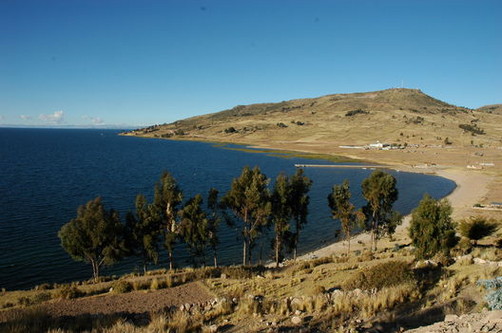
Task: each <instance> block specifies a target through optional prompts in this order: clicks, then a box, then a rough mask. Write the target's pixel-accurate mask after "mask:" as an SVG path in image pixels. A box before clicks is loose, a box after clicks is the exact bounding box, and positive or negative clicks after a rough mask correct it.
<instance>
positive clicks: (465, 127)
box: [458, 124, 485, 135]
mask: <svg viewBox="0 0 502 333" xmlns="http://www.w3.org/2000/svg"><path fill="white" fill-rule="evenodd" d="M458 127H460V128H461V129H463V130H464V131H466V132H471V133H472V134H473V135H474V134H479V135H482V134H485V131H484V130H483V129H481V128H479V127H478V125H476V124H474V125H471V124H460V125H458Z"/></svg>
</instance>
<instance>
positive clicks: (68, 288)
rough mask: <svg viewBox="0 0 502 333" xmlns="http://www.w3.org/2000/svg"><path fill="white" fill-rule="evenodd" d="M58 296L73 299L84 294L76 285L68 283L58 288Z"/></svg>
mask: <svg viewBox="0 0 502 333" xmlns="http://www.w3.org/2000/svg"><path fill="white" fill-rule="evenodd" d="M56 296H57V297H59V298H62V299H73V298H77V297H81V296H83V293H82V291H80V289H78V288H77V287H76V286H73V285H68V284H67V285H64V286H63V287H61V289H59V290H58V292H57V293H56Z"/></svg>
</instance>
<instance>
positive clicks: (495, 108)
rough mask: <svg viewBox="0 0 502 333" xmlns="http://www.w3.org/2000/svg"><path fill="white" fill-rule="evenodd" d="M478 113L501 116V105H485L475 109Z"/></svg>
mask: <svg viewBox="0 0 502 333" xmlns="http://www.w3.org/2000/svg"><path fill="white" fill-rule="evenodd" d="M477 110H478V111H482V112H487V113H493V114H498V115H502V104H492V105H485V106H482V107H480V108H478V109H477Z"/></svg>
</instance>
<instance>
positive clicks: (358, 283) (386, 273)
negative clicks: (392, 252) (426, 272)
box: [343, 260, 413, 290]
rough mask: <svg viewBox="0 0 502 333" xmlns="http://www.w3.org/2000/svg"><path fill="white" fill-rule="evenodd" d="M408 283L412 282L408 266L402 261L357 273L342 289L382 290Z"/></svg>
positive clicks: (394, 261)
mask: <svg viewBox="0 0 502 333" xmlns="http://www.w3.org/2000/svg"><path fill="white" fill-rule="evenodd" d="M410 281H413V271H412V269H411V267H410V264H409V263H407V262H406V261H403V260H391V261H387V262H383V263H378V264H376V265H374V266H372V267H370V268H367V269H363V270H361V271H359V272H357V273H356V274H355V275H354V276H353V277H352V278H351V279H349V280H348V281H346V282H345V284H344V286H343V287H344V289H348V290H351V289H356V288H359V289H363V290H369V289H374V288H376V289H382V288H384V287H390V286H396V285H400V284H403V283H407V282H410Z"/></svg>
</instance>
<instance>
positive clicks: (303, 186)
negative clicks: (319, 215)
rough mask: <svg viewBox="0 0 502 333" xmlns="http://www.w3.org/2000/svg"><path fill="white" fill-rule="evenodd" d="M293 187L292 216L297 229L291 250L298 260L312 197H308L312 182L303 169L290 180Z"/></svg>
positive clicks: (293, 236) (297, 171) (293, 233)
mask: <svg viewBox="0 0 502 333" xmlns="http://www.w3.org/2000/svg"><path fill="white" fill-rule="evenodd" d="M290 186H291V214H292V218H293V220H294V225H295V229H294V231H292V233H291V235H292V240H291V245H290V246H291V248H292V249H293V258H294V259H296V256H297V253H298V242H299V240H300V231H301V229H303V226H304V225H305V224H306V223H307V215H308V206H309V202H310V197H309V195H308V193H309V191H310V187H311V186H312V180H310V178H308V177H307V176H305V174H304V172H303V169H297V170H296V172H295V174H294V175H293V176H291V178H290Z"/></svg>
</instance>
